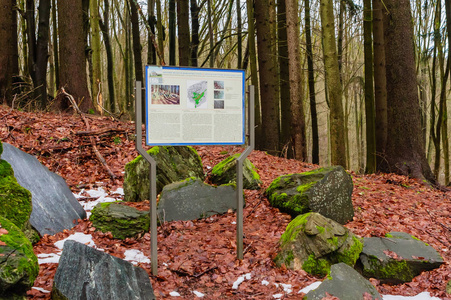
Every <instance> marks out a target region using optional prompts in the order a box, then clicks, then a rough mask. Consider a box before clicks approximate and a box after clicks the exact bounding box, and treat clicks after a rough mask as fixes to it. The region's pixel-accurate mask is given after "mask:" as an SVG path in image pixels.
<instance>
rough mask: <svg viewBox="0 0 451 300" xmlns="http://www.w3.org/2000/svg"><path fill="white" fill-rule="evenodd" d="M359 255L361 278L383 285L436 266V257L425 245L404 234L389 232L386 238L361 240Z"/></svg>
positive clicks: (437, 258) (437, 254) (401, 280)
mask: <svg viewBox="0 0 451 300" xmlns="http://www.w3.org/2000/svg"><path fill="white" fill-rule="evenodd" d="M363 243H364V246H363V250H362V253H360V261H361V262H362V265H363V275H364V276H366V277H373V278H377V279H380V280H381V281H383V282H390V283H402V282H408V281H411V280H412V279H413V278H414V277H415V276H417V275H419V274H420V273H421V272H422V271H428V270H432V269H435V268H438V267H440V265H441V264H443V263H444V261H443V258H442V257H441V256H440V254H439V253H438V252H437V251H436V250H435V249H434V248H432V247H431V246H429V245H428V244H426V243H424V242H422V241H420V240H419V239H417V238H415V237H413V236H411V235H410V234H408V233H405V232H390V233H388V234H387V235H386V237H383V238H379V237H372V238H364V242H363Z"/></svg>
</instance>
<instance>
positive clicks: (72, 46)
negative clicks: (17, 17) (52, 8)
mask: <svg viewBox="0 0 451 300" xmlns="http://www.w3.org/2000/svg"><path fill="white" fill-rule="evenodd" d="M83 20H84V18H83V7H82V0H71V1H69V0H58V34H59V51H60V52H59V57H60V85H61V86H62V87H65V89H66V91H67V92H68V93H70V94H71V95H72V96H73V97H74V99H75V101H77V103H78V104H79V107H80V109H81V110H82V111H83V112H88V111H89V110H90V109H92V108H93V105H92V101H91V96H90V94H89V90H88V81H87V80H88V79H87V75H86V60H85V36H84V32H83V31H81V30H80V28H83ZM68 107H69V103H68V101H65V102H64V103H63V105H62V108H63V109H66V108H68Z"/></svg>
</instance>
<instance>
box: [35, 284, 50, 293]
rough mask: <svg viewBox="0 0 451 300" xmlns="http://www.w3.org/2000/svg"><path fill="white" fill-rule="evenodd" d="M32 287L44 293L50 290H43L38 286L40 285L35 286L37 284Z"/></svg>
mask: <svg viewBox="0 0 451 300" xmlns="http://www.w3.org/2000/svg"><path fill="white" fill-rule="evenodd" d="M32 289H35V290H38V291H40V292H43V293H45V294H48V293H50V291H47V290H44V289H43V288H40V287H37V286H34V287H32Z"/></svg>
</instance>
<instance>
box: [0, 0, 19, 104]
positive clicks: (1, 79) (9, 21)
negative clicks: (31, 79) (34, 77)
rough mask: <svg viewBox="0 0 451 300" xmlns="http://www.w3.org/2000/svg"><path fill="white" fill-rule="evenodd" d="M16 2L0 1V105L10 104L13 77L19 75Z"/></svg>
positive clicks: (12, 0) (10, 0)
mask: <svg viewBox="0 0 451 300" xmlns="http://www.w3.org/2000/svg"><path fill="white" fill-rule="evenodd" d="M15 5H16V0H0V16H1V18H0V40H1V41H2V49H1V51H0V103H1V102H4V103H6V104H8V105H9V106H11V104H12V100H13V97H12V83H13V77H14V76H15V75H18V73H19V65H18V64H19V62H18V58H19V53H18V48H17V11H16V10H15V9H14V6H15Z"/></svg>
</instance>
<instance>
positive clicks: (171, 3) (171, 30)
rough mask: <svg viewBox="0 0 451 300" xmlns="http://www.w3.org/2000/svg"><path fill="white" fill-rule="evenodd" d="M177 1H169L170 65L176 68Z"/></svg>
mask: <svg viewBox="0 0 451 300" xmlns="http://www.w3.org/2000/svg"><path fill="white" fill-rule="evenodd" d="M175 24H176V23H175V0H169V65H170V66H175V64H176V62H175Z"/></svg>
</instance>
